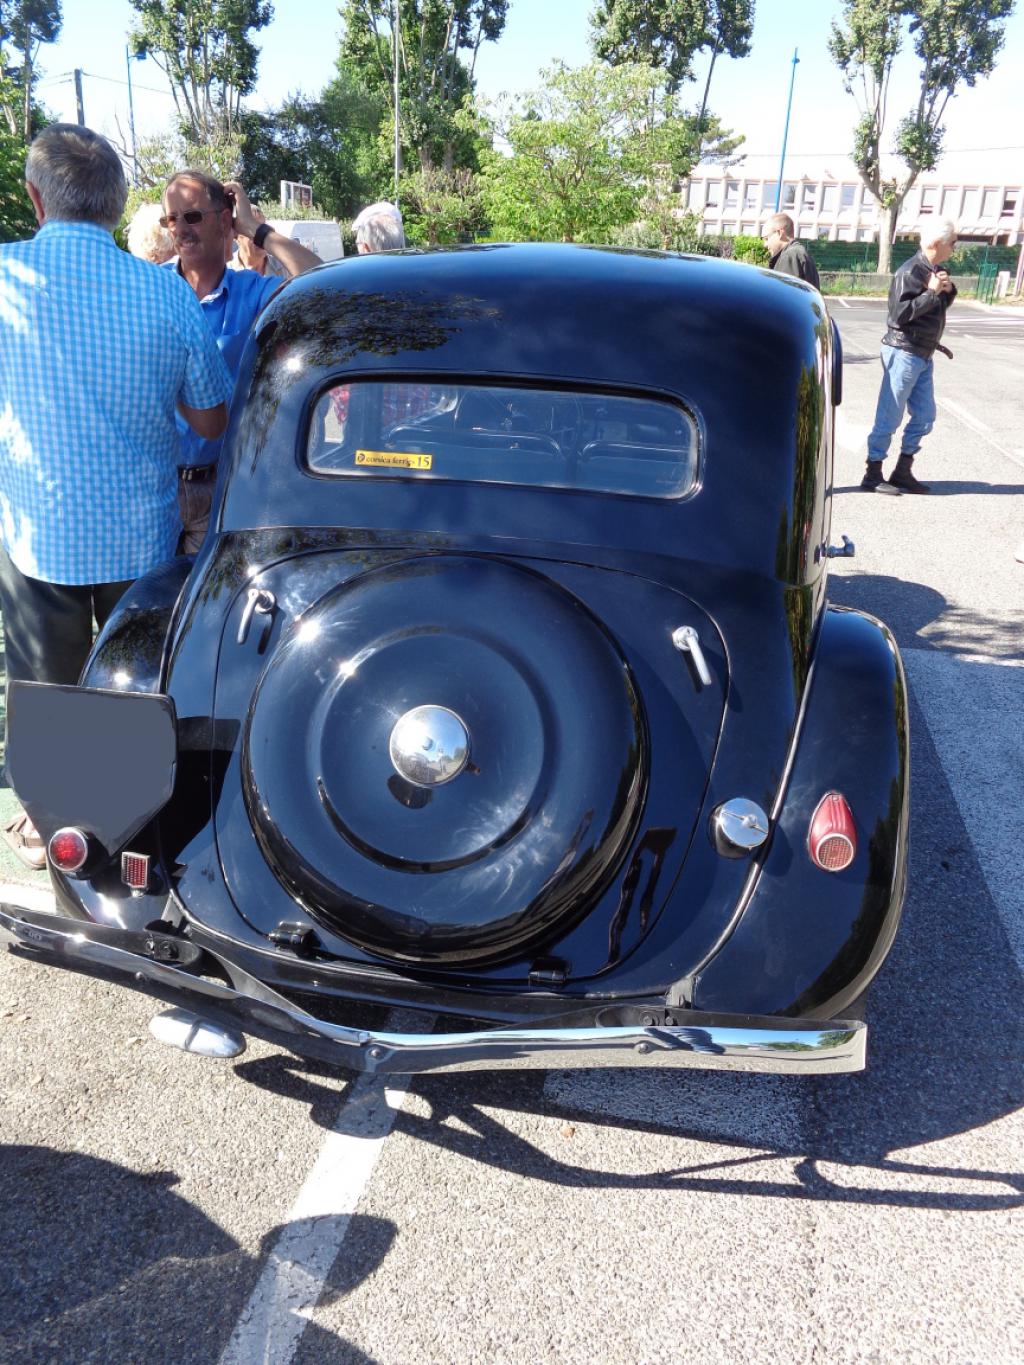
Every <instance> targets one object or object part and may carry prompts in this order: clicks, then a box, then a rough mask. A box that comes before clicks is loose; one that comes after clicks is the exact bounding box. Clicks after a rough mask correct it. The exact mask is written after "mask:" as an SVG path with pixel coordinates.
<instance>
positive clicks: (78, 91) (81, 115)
mask: <svg viewBox="0 0 1024 1365" xmlns="http://www.w3.org/2000/svg"><path fill="white" fill-rule="evenodd" d="M75 105H76V107H77V109H78V125H79V127H80V128H84V127H85V104H84V103H83V101H82V68H81V67H80V66H76V67H75Z"/></svg>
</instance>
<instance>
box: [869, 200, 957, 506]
mask: <svg viewBox="0 0 1024 1365" xmlns="http://www.w3.org/2000/svg"><path fill="white" fill-rule="evenodd" d="M955 247H956V228H955V227H954V226H953V224H952V223H943V222H939V223H935V224H933V225H931V226H930V227H927V228H923V229H922V231H921V249H920V251H918V252H917V253H916V254H915V255H914V256H911V258H910V260H909V261H907V262H905V264H903V265H901V266H900V268H899V270H897V271H896V273H895V275H893V277H892V285H891V287H890V289H889V317H888V324H889V325H888V330H887V331H886V333H885V336H884V337H883V338H882V387H881V389H880V390H879V394H878V406H877V408H876V411H875V424H874V426H873V427H872V429H871V435H870V436H869V437H868V467H867V471H866V472H865V474H864V478H863V480H862V481H861V485H860V486H861V488H862V489H863V490H864V492H865V493H927V492H929V491H930V490H929V488H928V485H927V484H924V483H920V482H919V481H918V480H917V479H916V478H915V477H914V470H913V465H914V456H915V455H916V454H917V452H918V450H920V448H921V442H922V440H923V439H924V438H925V436H927V435H928V433H929V432H930V431H931V429H932V427H933V426H934V425H935V392H934V387H933V381H932V356H933V355H934V354H935V352H936V351H942V352H943V354H944V355H948V356H950V358H951V359H952V353H951V352H950V351H948V350H947V349H946V347H945V346H942V345H941V344H940V342H941V340H942V331H943V328H944V327H945V325H946V310H947V309H948V308H949V305H950V304H951V303H952V302H953V300H954V299H955V298H956V285H955V284H954V283H953V281H952V280H951V279H950V278H949V275H948V273H947V272H946V271H945V270H944V269H943V268H942V267H943V265H944V264H945V262H946V261H948V260H949V258H950V256H952V254H953V251H954V248H955ZM907 412H909V413H910V421H909V422H908V423H907V425H906V427H905V428H904V430H903V438H902V440H901V442H900V457H899V459H898V460H897V462H896V468H895V469H894V470H893V472H892V474H891V476H890V478H889V480H888V482H886V480H885V478H884V477H883V474H882V461H883V460H884V459H885V457H886V455H887V454H888V453H889V442H890V441H891V440H892V437H893V433H894V432H895V431H896V430H897V429H898V428H899V426H900V424H901V423H902V421H903V417H904V414H905V413H907Z"/></svg>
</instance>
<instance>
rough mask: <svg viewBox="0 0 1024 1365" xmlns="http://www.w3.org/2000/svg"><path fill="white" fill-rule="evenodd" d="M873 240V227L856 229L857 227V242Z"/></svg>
mask: <svg viewBox="0 0 1024 1365" xmlns="http://www.w3.org/2000/svg"><path fill="white" fill-rule="evenodd" d="M874 240H875V233H874V229H873V228H858V229H857V241H858V242H873V241H874Z"/></svg>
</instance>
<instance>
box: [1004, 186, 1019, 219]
mask: <svg viewBox="0 0 1024 1365" xmlns="http://www.w3.org/2000/svg"><path fill="white" fill-rule="evenodd" d="M1016 216H1017V191H1016V190H1007V191H1006V194H1005V195H1004V196H1003V211H1002V213H1001V214H1000V217H1001V218H1016Z"/></svg>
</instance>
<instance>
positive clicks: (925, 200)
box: [921, 187, 939, 213]
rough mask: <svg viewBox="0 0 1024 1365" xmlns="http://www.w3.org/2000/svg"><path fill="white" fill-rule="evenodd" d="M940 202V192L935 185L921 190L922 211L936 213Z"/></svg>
mask: <svg viewBox="0 0 1024 1365" xmlns="http://www.w3.org/2000/svg"><path fill="white" fill-rule="evenodd" d="M938 202H939V192H938V190H937V189H935V188H934V187H931V188H929V189H926V190H922V191H921V212H922V213H934V212H935V210H936V207H937V206H938Z"/></svg>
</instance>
